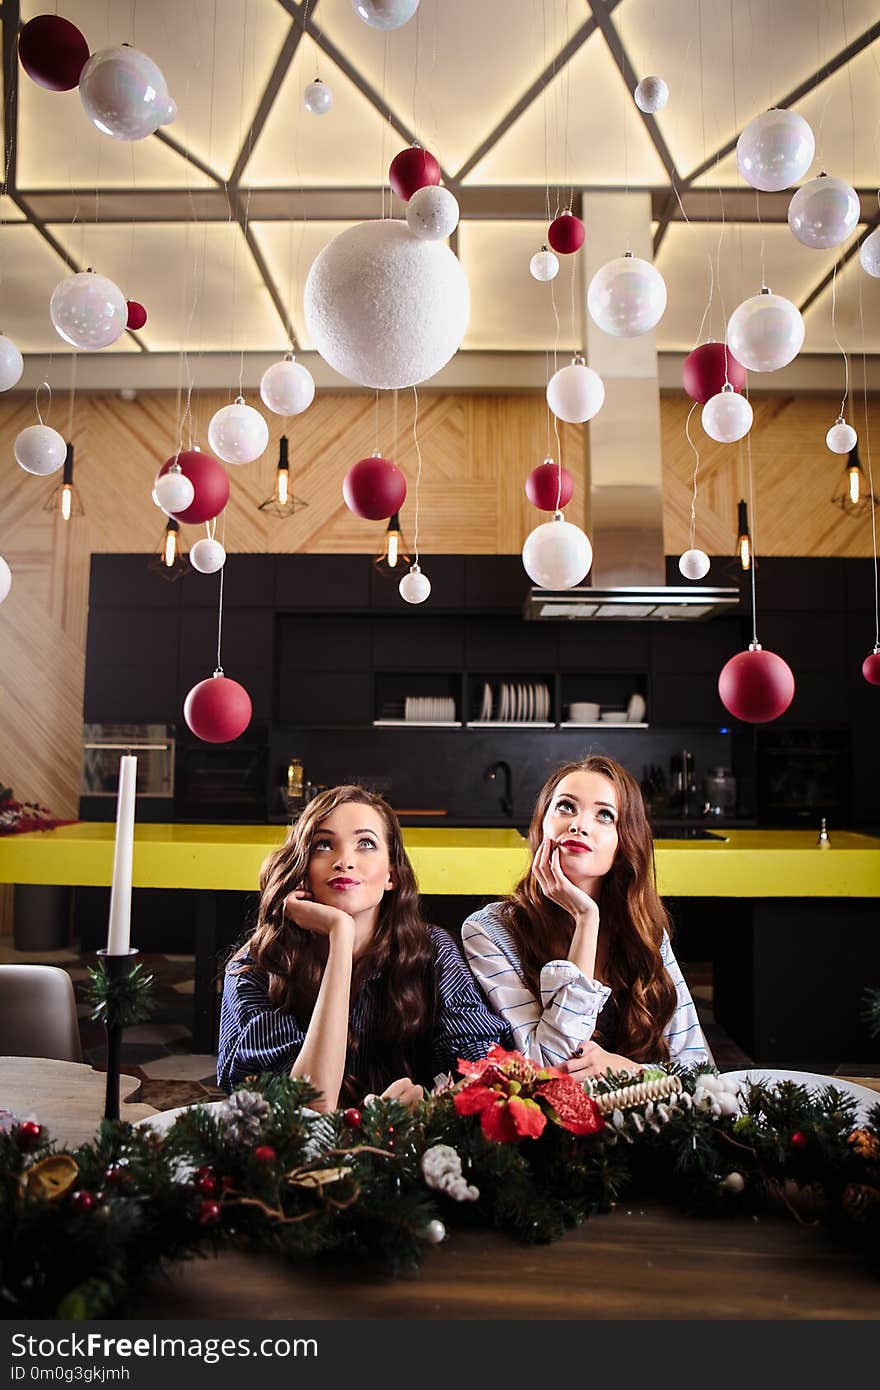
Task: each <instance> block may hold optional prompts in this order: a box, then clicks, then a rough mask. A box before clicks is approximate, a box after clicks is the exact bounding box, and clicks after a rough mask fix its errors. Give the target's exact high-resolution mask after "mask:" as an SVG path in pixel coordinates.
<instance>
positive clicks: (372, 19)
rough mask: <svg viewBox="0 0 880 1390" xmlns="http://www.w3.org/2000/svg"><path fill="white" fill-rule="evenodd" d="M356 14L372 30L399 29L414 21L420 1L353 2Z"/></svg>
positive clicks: (381, 0) (353, 0)
mask: <svg viewBox="0 0 880 1390" xmlns="http://www.w3.org/2000/svg"><path fill="white" fill-rule="evenodd" d="M351 3H352V8H353V9H354V11H355V13H356V14H358V15H360V17H361V19H362V20H363V21H364V23H365V24H369V26H370V28H371V29H399V28H400V27H401V25H402V24H406V22H407V20H408V19H412V17H413V15H414V14H415V12H416V10H417V9H418V8H419V0H351Z"/></svg>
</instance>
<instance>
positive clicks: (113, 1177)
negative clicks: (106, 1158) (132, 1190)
mask: <svg viewBox="0 0 880 1390" xmlns="http://www.w3.org/2000/svg"><path fill="white" fill-rule="evenodd" d="M104 1181H105V1182H106V1183H109V1184H110V1186H111V1187H119V1186H120V1184H122V1183H124V1182H130V1181H131V1173H129V1171H128V1169H127V1168H123V1167H122V1166H121V1165H120V1164H119V1163H111V1164H110V1167H109V1168H105V1169H104Z"/></svg>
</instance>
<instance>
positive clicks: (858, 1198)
mask: <svg viewBox="0 0 880 1390" xmlns="http://www.w3.org/2000/svg"><path fill="white" fill-rule="evenodd" d="M842 1202H843V1209H844V1211H845V1212H846V1214H847V1216H852V1217H853V1218H855V1219H856V1220H858V1219H859V1218H860V1217H865V1216H867V1214H868V1211H869V1210H870V1208H871V1207H876V1206H878V1205H880V1188H877V1187H868V1186H867V1184H866V1183H855V1182H851V1183H850V1184H849V1186H848V1187H846V1188H844V1192H843V1198H842Z"/></svg>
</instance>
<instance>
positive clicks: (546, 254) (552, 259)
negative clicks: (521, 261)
mask: <svg viewBox="0 0 880 1390" xmlns="http://www.w3.org/2000/svg"><path fill="white" fill-rule="evenodd" d="M529 273H530V274H531V277H532V279H533V280H539V281H541V283H542V284H546V282H547V281H548V280H555V279H556V277H557V275H558V274H559V257H558V256H556V255H554V253H553V252H552V251H550V250H548V249H547V247H546V246H542V247H541V249H540V251H536V252H535V254H534V256H533V257H532V259H531V260H530V261H529Z"/></svg>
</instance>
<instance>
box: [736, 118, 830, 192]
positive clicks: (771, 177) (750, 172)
mask: <svg viewBox="0 0 880 1390" xmlns="http://www.w3.org/2000/svg"><path fill="white" fill-rule="evenodd" d="M815 153H816V141H815V139H814V136H813V132H812V130H811V129H810V127H809V126H808V124H807V122H806V121H805V120H804V118H803V116H799V115H798V114H797V112H796V111H782V110H779V109H777V108H776V107H774V108H773V110H772V111H762V113H761V115H760V116H756V117H755V119H754V120H753V121H749V123H748V125H747V126H746V128H745V129H744V130H743V132H742V134H741V135H740V137H739V139H738V140H737V142H736V162H737V167H738V168H739V171H740V173H741V174H742V176H743V178H744V179H745V181H746V183H750V184H751V185H752V188H760V189H761V190H762V191H763V192H764V193H779V192H781V190H782V189H783V188H791V186H792V184H793V183H797V181H798V179H802V178H803V176H804V174H805V173H806V172H807V170H808V169H809V167H810V165H811V164H812V162H813V155H814V154H815Z"/></svg>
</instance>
